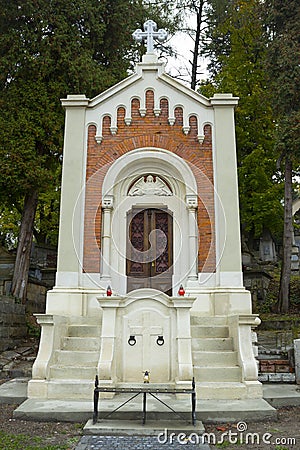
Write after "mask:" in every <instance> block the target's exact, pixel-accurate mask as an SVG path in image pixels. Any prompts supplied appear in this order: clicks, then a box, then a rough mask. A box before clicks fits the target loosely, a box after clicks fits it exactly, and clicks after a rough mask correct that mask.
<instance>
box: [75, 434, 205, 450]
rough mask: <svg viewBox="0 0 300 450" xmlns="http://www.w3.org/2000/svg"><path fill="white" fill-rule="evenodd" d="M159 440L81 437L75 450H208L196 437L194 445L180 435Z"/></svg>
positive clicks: (121, 437) (142, 437)
mask: <svg viewBox="0 0 300 450" xmlns="http://www.w3.org/2000/svg"><path fill="white" fill-rule="evenodd" d="M191 438H192V437H191ZM159 439H160V441H159V440H158V437H157V436H156V437H154V436H83V437H82V438H81V439H80V441H79V443H78V444H77V446H76V449H75V450H125V449H130V450H167V449H171V450H182V448H183V447H182V446H183V445H184V448H188V449H190V450H192V449H193V448H194V449H196V448H197V449H198V450H210V447H209V446H208V445H207V444H204V443H202V442H201V437H199V444H198V443H196V436H193V439H192V440H193V442H195V443H192V442H190V441H188V440H185V438H184V436H180V435H178V436H171V435H168V436H165V435H161V436H159Z"/></svg>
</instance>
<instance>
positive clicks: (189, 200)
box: [185, 194, 198, 210]
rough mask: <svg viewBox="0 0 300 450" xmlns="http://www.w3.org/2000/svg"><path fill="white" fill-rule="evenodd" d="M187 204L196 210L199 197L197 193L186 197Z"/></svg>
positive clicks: (189, 207)
mask: <svg viewBox="0 0 300 450" xmlns="http://www.w3.org/2000/svg"><path fill="white" fill-rule="evenodd" d="M185 201H186V205H187V207H188V209H191V210H194V209H196V208H197V207H198V198H197V195H194V194H187V195H186V197H185Z"/></svg>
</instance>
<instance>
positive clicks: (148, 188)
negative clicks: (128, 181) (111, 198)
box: [128, 174, 173, 197]
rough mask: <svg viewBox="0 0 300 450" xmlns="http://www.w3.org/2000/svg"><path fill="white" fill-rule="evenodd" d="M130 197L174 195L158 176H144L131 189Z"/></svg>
mask: <svg viewBox="0 0 300 450" xmlns="http://www.w3.org/2000/svg"><path fill="white" fill-rule="evenodd" d="M128 195H130V196H132V197H134V196H142V195H160V196H170V195H173V192H172V191H171V189H170V187H169V186H168V185H167V183H166V182H165V181H164V180H163V179H162V178H160V177H158V176H157V175H151V174H149V175H143V176H142V177H140V178H139V179H138V180H137V181H136V182H135V183H134V184H133V185H132V186H131V187H130V189H129V191H128Z"/></svg>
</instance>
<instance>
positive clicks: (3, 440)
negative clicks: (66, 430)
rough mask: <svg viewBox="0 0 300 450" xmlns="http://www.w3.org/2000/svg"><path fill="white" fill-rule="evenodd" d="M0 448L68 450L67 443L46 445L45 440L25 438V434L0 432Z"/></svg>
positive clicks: (12, 449) (10, 449)
mask: <svg viewBox="0 0 300 450" xmlns="http://www.w3.org/2000/svg"><path fill="white" fill-rule="evenodd" d="M0 448H3V449H5V450H20V449H22V450H42V449H43V450H68V449H69V448H70V445H69V444H68V443H66V444H63V445H48V444H47V443H46V440H45V438H43V437H36V436H27V435H25V434H8V433H5V432H4V431H0Z"/></svg>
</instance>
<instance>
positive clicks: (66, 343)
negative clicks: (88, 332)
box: [62, 337, 100, 351]
mask: <svg viewBox="0 0 300 450" xmlns="http://www.w3.org/2000/svg"><path fill="white" fill-rule="evenodd" d="M99 349H100V338H99V337H88V338H86V337H84V338H83V337H65V338H64V339H63V344H62V350H75V351H86V350H87V351H96V350H98V351H99Z"/></svg>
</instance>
